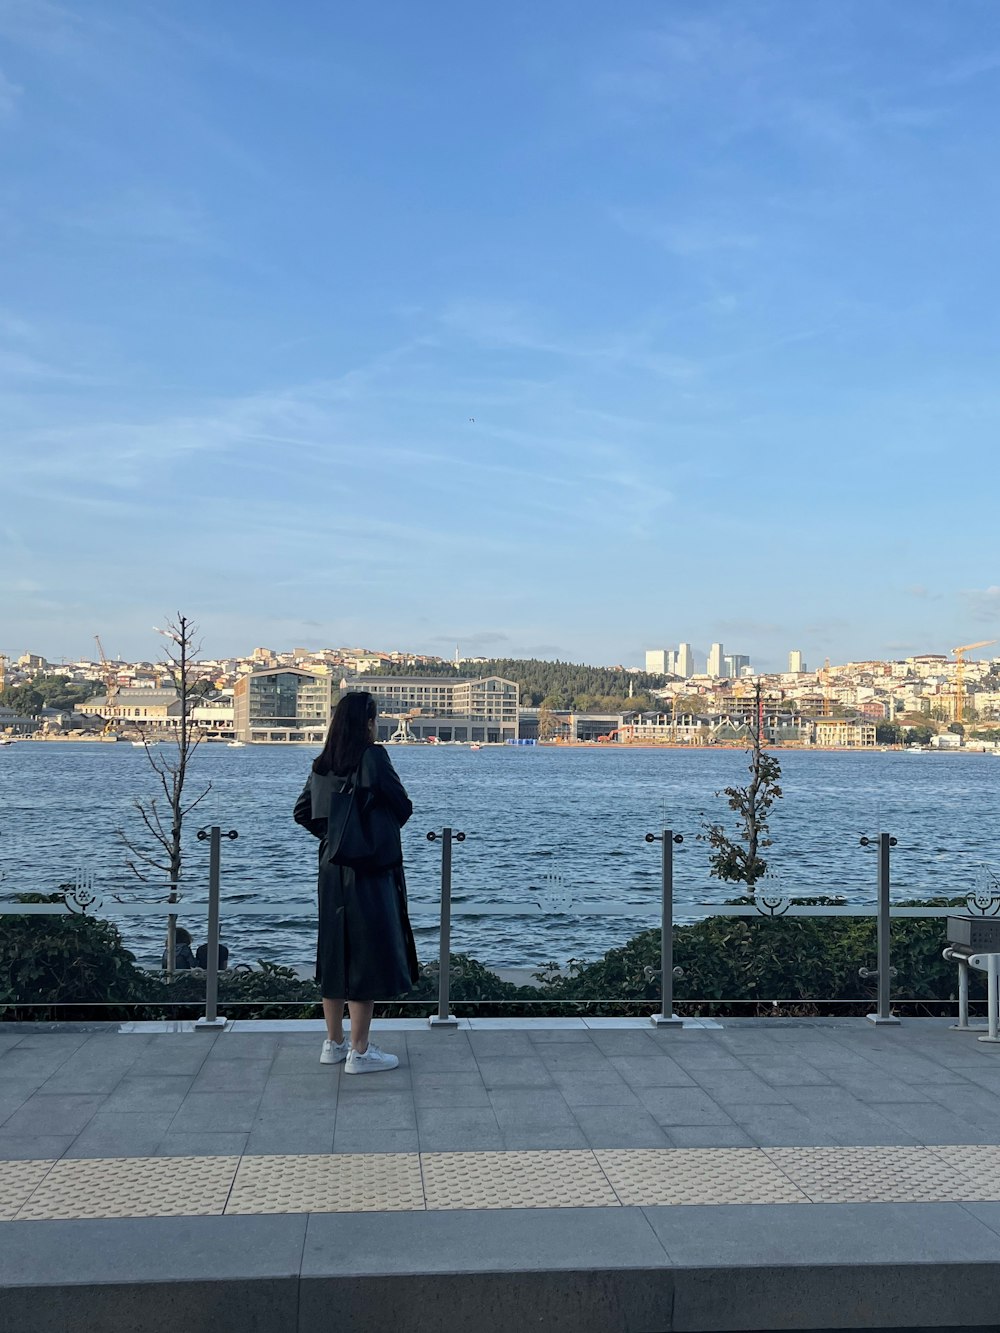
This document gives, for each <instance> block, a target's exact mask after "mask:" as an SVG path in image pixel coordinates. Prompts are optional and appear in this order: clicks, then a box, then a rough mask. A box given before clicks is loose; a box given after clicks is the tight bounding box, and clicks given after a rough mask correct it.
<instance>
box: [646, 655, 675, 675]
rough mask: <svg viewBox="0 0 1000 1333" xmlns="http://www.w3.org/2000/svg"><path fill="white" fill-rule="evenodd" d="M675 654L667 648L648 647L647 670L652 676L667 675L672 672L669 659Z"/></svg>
mask: <svg viewBox="0 0 1000 1333" xmlns="http://www.w3.org/2000/svg"><path fill="white" fill-rule="evenodd" d="M672 656H673V654H672V653H671V652H670V651H669V650H668V649H666V648H647V649H646V670H647V672H648V673H649V674H650V675H651V676H666V675H668V674H669V672H670V666H669V661H670V658H671V657H672Z"/></svg>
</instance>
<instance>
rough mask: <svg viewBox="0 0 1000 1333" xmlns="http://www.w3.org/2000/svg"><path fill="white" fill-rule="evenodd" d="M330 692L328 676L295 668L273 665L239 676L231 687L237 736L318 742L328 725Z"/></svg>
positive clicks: (251, 739)
mask: <svg viewBox="0 0 1000 1333" xmlns="http://www.w3.org/2000/svg"><path fill="white" fill-rule="evenodd" d="M332 692H333V679H332V677H331V676H329V675H323V676H320V675H316V674H314V673H313V672H311V671H302V670H300V669H299V668H297V667H274V668H270V669H267V670H264V671H253V672H251V673H250V674H249V675H247V676H241V677H240V678H239V680H237V682H236V685H235V687H234V689H233V708H234V730H235V732H236V736H237V739H238V740H241V741H248V742H257V743H265V744H270V743H273V744H281V743H284V744H288V743H290V742H293V741H308V742H310V743H311V744H313V745H322V743H323V741H324V739H325V738H326V732H327V728H328V727H329V725H330V714H331V696H332Z"/></svg>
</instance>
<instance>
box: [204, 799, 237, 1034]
mask: <svg viewBox="0 0 1000 1333" xmlns="http://www.w3.org/2000/svg"><path fill="white" fill-rule="evenodd" d="M204 834H205V830H204V829H201V830H199V833H198V837H199V838H203V837H204ZM226 836H227V837H229V838H235V837H236V833H235V832H234V831H233V830H230V832H229V833H228V834H227V835H226ZM208 837H209V844H208V941H207V943H206V945H205V948H206V950H207V954H208V957H207V958H206V959H205V1014H204V1017H202V1018H199V1019H198V1020H197V1022H196V1023H195V1025H194V1026H195V1029H196V1031H202V1032H207V1031H218V1030H219V1029H220V1028H225V1026H226V1020H225V1019H224V1018H220V1017H219V885H220V879H221V874H220V872H221V866H222V829H221V828H220V827H219V826H218V824H213V825H212V827H211V829H210V830H209V835H208Z"/></svg>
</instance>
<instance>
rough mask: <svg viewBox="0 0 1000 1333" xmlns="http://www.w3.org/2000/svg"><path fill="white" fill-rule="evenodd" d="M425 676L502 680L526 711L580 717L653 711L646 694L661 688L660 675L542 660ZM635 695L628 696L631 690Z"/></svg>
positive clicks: (402, 670) (430, 670) (404, 671)
mask: <svg viewBox="0 0 1000 1333" xmlns="http://www.w3.org/2000/svg"><path fill="white" fill-rule="evenodd" d="M381 674H383V675H387V676H411V675H413V674H414V670H413V668H412V667H408V666H402V665H398V666H392V667H389V668H386V669H385V670H384V671H383V672H382V673H381ZM419 674H420V675H427V676H452V677H454V676H464V677H468V676H476V677H478V676H503V677H504V678H505V679H506V680H514V681H517V683H518V685H519V686H520V687H521V704H522V706H523V707H525V708H540V707H545V708H546V709H566V708H571V709H574V710H575V711H576V712H580V713H588V712H590V713H618V712H621V711H622V710H623V709H629V708H638V709H648V708H650V707H652V704H651V702H650V697H649V692H650V691H651V690H653V689H656V688H657V687H659V686H661V685H662V684H663V677H662V676H652V675H647V674H646V672H643V671H638V672H633V671H625V670H624V669H623V668H621V667H592V666H584V665H582V664H580V663H576V662H558V661H557V662H546V661H543V660H542V659H541V658H536V657H531V658H510V657H498V658H494V659H492V660H491V661H489V662H474V663H472V662H470V663H466V664H463V665H462V666H460V667H458V668H456V667H454V666H452V665H451V664H450V663H445V662H442V663H441V664H440V665H437V666H427V665H424V666H421V667H420V671H419ZM630 687H631V689H632V690H633V691H634V693H633V695H632V697H629V688H630Z"/></svg>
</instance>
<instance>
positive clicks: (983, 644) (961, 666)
mask: <svg viewBox="0 0 1000 1333" xmlns="http://www.w3.org/2000/svg"><path fill="white" fill-rule="evenodd" d="M992 643H996V639H980V641H979V642H978V643H963V644H962V646H961V647H960V648H952V650H951V651H952V652H953V653H954V654H955V721H956V722H961V720H962V714H963V712H964V708H965V654H966V653H971V652H972V650H973V649H974V648H988V647H989V646H990V644H992Z"/></svg>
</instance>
